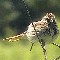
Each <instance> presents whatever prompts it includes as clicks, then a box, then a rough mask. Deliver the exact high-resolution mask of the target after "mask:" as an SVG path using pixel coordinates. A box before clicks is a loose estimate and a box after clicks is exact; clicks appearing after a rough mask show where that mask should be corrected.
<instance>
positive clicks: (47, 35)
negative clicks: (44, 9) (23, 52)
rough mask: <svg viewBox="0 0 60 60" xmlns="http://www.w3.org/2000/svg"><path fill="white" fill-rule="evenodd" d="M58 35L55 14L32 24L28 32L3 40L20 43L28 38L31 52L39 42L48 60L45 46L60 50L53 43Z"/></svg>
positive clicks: (47, 15) (48, 14)
mask: <svg viewBox="0 0 60 60" xmlns="http://www.w3.org/2000/svg"><path fill="white" fill-rule="evenodd" d="M23 3H24V6H25V7H26V10H27V14H28V16H29V18H30V19H31V20H32V18H31V16H30V13H29V10H28V9H27V6H26V4H25V1H24V0H23ZM58 34H59V30H58V26H57V23H56V19H55V15H54V14H53V13H47V14H46V15H45V16H44V17H43V18H42V19H41V20H40V21H37V22H32V23H30V25H29V26H28V29H27V31H25V32H23V33H22V34H19V35H16V36H13V37H8V38H5V39H3V40H8V41H9V42H10V41H18V40H20V39H22V38H23V37H24V36H26V37H27V39H28V40H29V41H30V42H31V43H32V46H31V48H30V51H31V50H32V47H33V45H34V42H35V41H36V40H37V41H38V42H39V43H40V44H41V47H42V49H43V53H44V56H45V60H47V55H46V48H45V45H46V44H48V43H49V44H53V45H55V46H57V47H59V48H60V45H58V44H56V43H53V42H54V40H55V39H56V38H57V36H58ZM19 38H20V39H19ZM59 58H60V56H59V57H57V58H56V59H54V60H58V59H59Z"/></svg>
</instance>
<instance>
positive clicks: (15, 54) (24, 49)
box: [0, 0, 60, 60]
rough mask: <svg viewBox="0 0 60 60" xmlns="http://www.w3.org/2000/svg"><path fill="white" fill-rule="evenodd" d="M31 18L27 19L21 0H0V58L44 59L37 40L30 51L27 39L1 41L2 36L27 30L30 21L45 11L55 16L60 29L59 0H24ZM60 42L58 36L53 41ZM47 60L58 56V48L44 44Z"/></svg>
mask: <svg viewBox="0 0 60 60" xmlns="http://www.w3.org/2000/svg"><path fill="white" fill-rule="evenodd" d="M25 2H26V5H27V7H28V10H29V12H30V15H31V17H32V20H30V19H29V16H28V14H27V11H26V8H25V6H24V3H23V2H22V0H0V60H17V59H18V60H44V55H43V52H42V48H41V46H40V44H39V42H36V43H35V44H34V46H33V49H32V51H31V52H30V51H29V50H30V47H31V43H30V42H29V41H28V40H27V39H23V40H21V41H18V42H7V41H2V39H3V38H5V37H9V36H14V35H17V34H20V33H22V32H24V31H25V30H27V26H28V25H29V24H30V23H31V22H32V21H38V20H40V19H41V18H42V17H43V16H44V15H45V14H46V13H49V12H52V13H54V14H55V16H56V20H57V24H58V28H59V30H60V0H25ZM55 42H56V43H57V44H60V37H59V36H58V38H57V39H56V41H55ZM46 50H47V56H48V60H53V59H54V58H56V57H58V56H60V49H59V48H58V47H56V46H53V45H51V44H48V45H46Z"/></svg>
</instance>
